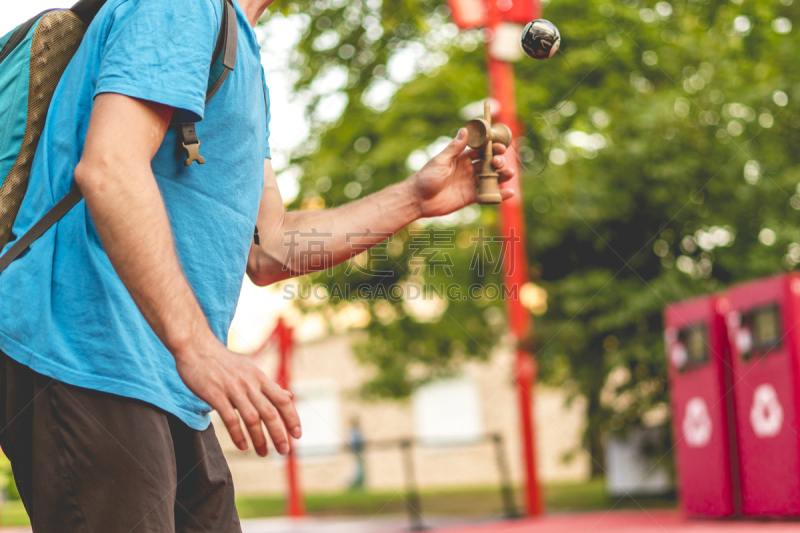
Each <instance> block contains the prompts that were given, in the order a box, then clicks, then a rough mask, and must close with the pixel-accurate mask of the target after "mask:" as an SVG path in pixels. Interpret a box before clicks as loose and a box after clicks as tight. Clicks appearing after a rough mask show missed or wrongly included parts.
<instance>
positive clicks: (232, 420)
mask: <svg viewBox="0 0 800 533" xmlns="http://www.w3.org/2000/svg"><path fill="white" fill-rule="evenodd" d="M219 403H220V405H217V406H216V409H217V412H218V413H219V417H220V418H221V419H222V423H223V424H225V427H226V428H227V430H228V434H229V435H230V436H231V440H233V443H234V444H235V445H236V447H237V448H239V449H240V450H242V451H244V450H246V449H247V439H245V438H244V432H242V426H241V424H240V423H239V415H237V414H236V411H235V410H234V408H233V405H231V403H230V402H229V401H228V400H227V399H225V401H224V402H219Z"/></svg>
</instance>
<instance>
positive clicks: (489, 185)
mask: <svg viewBox="0 0 800 533" xmlns="http://www.w3.org/2000/svg"><path fill="white" fill-rule="evenodd" d="M483 119H484V120H485V121H486V124H487V125H488V131H487V133H488V135H487V136H486V144H485V145H484V147H483V160H482V161H481V173H480V174H478V203H479V204H481V205H495V204H499V203H500V202H502V201H503V197H502V196H501V195H500V184H499V183H498V182H497V178H498V177H499V175H498V174H497V172H495V170H494V168H493V167H492V157H493V156H494V153H493V148H492V110H491V108H490V107H489V100H486V101H485V102H484V103H483Z"/></svg>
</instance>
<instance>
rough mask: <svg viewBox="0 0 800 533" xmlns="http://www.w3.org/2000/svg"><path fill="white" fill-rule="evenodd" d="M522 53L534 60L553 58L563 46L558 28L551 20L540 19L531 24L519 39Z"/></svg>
mask: <svg viewBox="0 0 800 533" xmlns="http://www.w3.org/2000/svg"><path fill="white" fill-rule="evenodd" d="M519 42H520V44H521V45H522V51H523V52H525V55H527V56H528V57H532V58H533V59H547V58H549V57H553V54H555V53H556V51H557V50H558V47H559V45H560V44H561V34H559V33H558V28H556V26H555V24H553V23H552V22H550V21H549V20H544V19H538V20H534V21H533V22H529V23H528V25H527V26H525V29H524V30H522V36H521V37H520V38H519Z"/></svg>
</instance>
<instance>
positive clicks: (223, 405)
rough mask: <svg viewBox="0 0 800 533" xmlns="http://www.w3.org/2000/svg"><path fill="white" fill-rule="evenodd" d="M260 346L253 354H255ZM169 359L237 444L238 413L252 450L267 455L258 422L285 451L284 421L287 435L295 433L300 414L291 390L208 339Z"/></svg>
mask: <svg viewBox="0 0 800 533" xmlns="http://www.w3.org/2000/svg"><path fill="white" fill-rule="evenodd" d="M263 349H264V348H263V347H262V348H261V349H259V350H258V351H257V352H256V353H254V354H253V356H258V355H259V353H260V352H261V351H262V350H263ZM175 362H176V364H177V368H178V373H179V374H180V376H181V379H182V380H183V382H184V383H185V384H186V386H187V387H189V390H191V391H192V392H193V393H195V394H196V395H197V396H198V397H199V398H201V399H202V400H203V401H205V402H206V403H207V404H209V405H210V406H211V407H212V408H214V409H216V411H217V412H218V413H219V415H220V417H221V418H222V421H223V423H224V424H225V427H227V429H228V433H230V435H231V439H233V442H234V444H236V446H237V447H238V448H239V449H240V450H246V449H247V440H246V439H245V436H244V432H243V431H242V425H241V423H240V422H239V418H240V417H241V419H242V421H243V422H244V425H245V427H246V428H247V432H248V433H249V434H250V440H251V441H252V442H253V447H254V448H255V450H256V453H257V454H258V455H260V456H262V457H263V456H265V455H267V439H266V436H265V435H264V429H263V426H262V425H261V423H262V422H263V423H264V425H265V426H266V427H267V432H268V433H269V436H270V438H271V439H272V442H273V444H274V445H275V449H276V450H278V453H280V454H286V453H287V452H288V451H289V439H288V437H287V436H286V433H285V431H284V424H285V425H286V427H287V428H289V433H290V434H291V435H292V437H294V438H296V439H299V438H300V436H301V433H302V431H301V429H300V417H299V416H298V415H297V411H296V410H295V408H294V404H293V402H292V400H293V396H292V393H291V392H289V391H287V390H284V389H282V388H281V387H279V386H278V385H277V384H276V383H275V382H274V381H272V380H271V379H270V378H269V377H267V375H266V374H265V373H264V372H262V371H261V370H260V369H259V368H258V367H257V366H256V365H255V363H253V361H252V360H251V357H249V356H247V355H241V354H237V353H234V352H231V351H230V350H228V349H226V348H225V347H224V346H222V345H221V344H220V343H219V342H216V339H214V340H210V341H209V342H208V343H207V346H206V348H204V349H202V348H201V349H199V350H197V349H195V350H192V351H191V352H190V353H188V354H181V355H177V356H176V357H175ZM237 412H238V414H237Z"/></svg>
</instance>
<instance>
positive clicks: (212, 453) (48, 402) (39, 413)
mask: <svg viewBox="0 0 800 533" xmlns="http://www.w3.org/2000/svg"><path fill="white" fill-rule="evenodd" d="M0 446H2V447H3V451H4V452H5V453H6V455H7V456H8V458H9V459H10V460H11V466H12V469H13V471H14V480H15V481H16V483H17V488H18V489H19V493H20V495H21V496H22V501H23V503H24V504H25V508H26V509H27V511H28V514H29V515H30V517H31V523H32V525H33V530H34V532H36V533H48V532H58V533H71V532H81V533H84V532H85V533H94V532H98V533H116V532H119V533H134V532H145V531H147V532H159V533H171V532H180V533H188V532H201V531H202V532H205V531H209V532H214V533H228V532H231V533H232V532H237V533H238V532H241V528H240V526H239V516H238V514H237V512H236V506H235V503H234V494H233V482H232V480H231V474H230V470H229V469H228V465H227V463H226V462H225V457H224V456H223V455H222V450H221V449H220V446H219V442H218V441H217V437H216V435H215V434H214V428H213V427H212V426H209V428H208V429H206V430H205V431H196V430H193V429H191V428H190V427H188V426H187V425H186V424H184V423H183V422H181V421H180V420H178V419H177V418H176V417H174V416H173V415H171V414H169V413H166V412H164V411H162V410H160V409H158V408H156V407H153V406H151V405H149V404H146V403H144V402H140V401H137V400H131V399H129V398H123V397H120V396H116V395H113V394H107V393H103V392H97V391H92V390H88V389H83V388H80V387H74V386H71V385H67V384H65V383H61V382H59V381H57V380H54V379H52V378H49V377H46V376H43V375H41V374H38V373H36V372H34V371H32V370H31V369H29V368H28V367H26V366H24V365H21V364H19V363H17V362H16V361H14V360H12V359H11V358H9V357H8V356H7V355H5V354H3V353H2V352H0Z"/></svg>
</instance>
